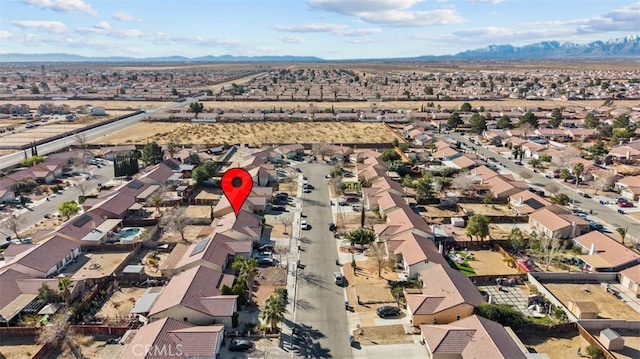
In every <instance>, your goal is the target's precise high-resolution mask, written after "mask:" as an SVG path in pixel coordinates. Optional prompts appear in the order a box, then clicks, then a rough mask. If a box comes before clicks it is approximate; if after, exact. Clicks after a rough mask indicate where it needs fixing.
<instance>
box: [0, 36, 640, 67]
mask: <svg viewBox="0 0 640 359" xmlns="http://www.w3.org/2000/svg"><path fill="white" fill-rule="evenodd" d="M637 56H640V36H637V35H629V36H627V37H624V38H620V39H614V40H608V41H594V42H590V43H587V44H576V43H572V42H564V43H560V42H558V41H543V42H538V43H535V44H530V45H524V46H520V47H518V46H513V45H490V46H487V47H485V48H481V49H475V50H467V51H463V52H459V53H457V54H455V55H442V56H431V55H426V56H419V57H414V58H395V59H376V61H380V60H390V61H403V60H408V61H430V60H431V61H433V60H435V61H437V60H503V59H505V60H527V59H537V60H543V59H565V60H571V59H581V60H585V59H628V58H631V57H635V58H637ZM360 60H363V61H364V60H367V59H360ZM324 61H327V60H324V59H321V58H319V57H315V56H289V55H284V56H232V55H222V56H211V55H208V56H201V57H193V58H189V57H184V56H167V57H146V58H134V57H125V56H111V57H85V56H80V55H73V54H66V53H57V54H16V53H11V54H0V62H324ZM350 61H354V60H350Z"/></svg>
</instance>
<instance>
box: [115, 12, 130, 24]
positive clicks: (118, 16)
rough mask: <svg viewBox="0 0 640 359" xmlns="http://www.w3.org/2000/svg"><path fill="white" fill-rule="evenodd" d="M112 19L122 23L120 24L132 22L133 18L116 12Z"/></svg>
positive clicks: (124, 13)
mask: <svg viewBox="0 0 640 359" xmlns="http://www.w3.org/2000/svg"><path fill="white" fill-rule="evenodd" d="M113 18H114V19H116V20H118V21H122V22H130V21H133V16H131V15H129V14H127V13H126V12H122V11H118V12H116V13H114V14H113Z"/></svg>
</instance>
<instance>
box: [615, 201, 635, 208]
mask: <svg viewBox="0 0 640 359" xmlns="http://www.w3.org/2000/svg"><path fill="white" fill-rule="evenodd" d="M618 207H623V208H627V207H633V203H631V202H618Z"/></svg>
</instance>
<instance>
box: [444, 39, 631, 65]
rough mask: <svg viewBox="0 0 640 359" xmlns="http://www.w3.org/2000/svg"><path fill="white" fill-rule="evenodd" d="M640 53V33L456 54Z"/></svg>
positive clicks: (485, 56)
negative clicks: (615, 37) (602, 39)
mask: <svg viewBox="0 0 640 359" xmlns="http://www.w3.org/2000/svg"><path fill="white" fill-rule="evenodd" d="M638 55H640V36H638V35H628V36H626V37H623V38H619V39H613V40H608V41H593V42H590V43H587V44H576V43H572V42H565V43H562V44H560V42H558V41H541V42H537V43H534V44H529V45H524V46H520V47H516V46H513V45H489V46H487V47H484V48H481V49H475V50H467V51H463V52H460V53H458V54H456V55H454V56H453V57H454V58H459V59H502V58H512V59H516V58H522V59H526V58H532V59H535V58H538V59H544V58H573V57H591V58H603V57H607V58H609V57H631V56H638Z"/></svg>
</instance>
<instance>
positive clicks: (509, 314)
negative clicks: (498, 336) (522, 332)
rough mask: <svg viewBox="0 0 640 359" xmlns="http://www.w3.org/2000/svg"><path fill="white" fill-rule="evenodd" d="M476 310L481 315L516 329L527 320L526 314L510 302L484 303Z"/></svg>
mask: <svg viewBox="0 0 640 359" xmlns="http://www.w3.org/2000/svg"><path fill="white" fill-rule="evenodd" d="M474 312H475V314H477V315H479V316H481V317H484V318H487V319H489V320H493V321H494V322H497V323H499V324H501V325H503V326H505V327H511V328H514V329H517V328H518V327H519V326H520V325H522V324H524V323H526V322H527V318H526V317H525V316H524V314H522V312H520V311H519V310H517V309H515V308H513V307H512V306H510V305H509V304H494V303H482V304H480V305H478V306H477V307H476V308H475V310H474Z"/></svg>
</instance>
